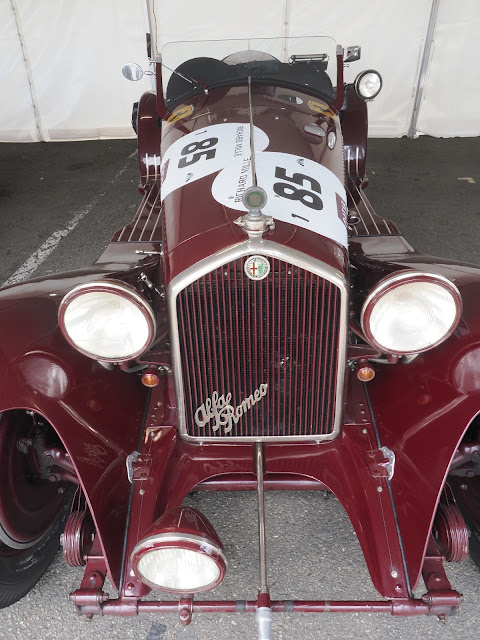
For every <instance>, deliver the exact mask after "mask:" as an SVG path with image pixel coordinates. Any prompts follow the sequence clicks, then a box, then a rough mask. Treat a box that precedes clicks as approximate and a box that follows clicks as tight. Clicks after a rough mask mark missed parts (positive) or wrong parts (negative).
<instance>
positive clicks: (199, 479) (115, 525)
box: [0, 37, 480, 638]
mask: <svg viewBox="0 0 480 640" xmlns="http://www.w3.org/2000/svg"><path fill="white" fill-rule="evenodd" d="M358 57H359V50H358V48H350V49H345V50H344V49H343V48H341V47H339V46H337V45H336V44H335V42H334V41H333V40H331V39H329V38H324V37H312V38H302V39H295V38H291V39H286V38H279V39H272V40H258V41H254V40H250V41H248V40H245V41H232V40H230V41H216V42H206V43H205V42H204V43H198V42H189V43H170V44H167V45H166V46H165V47H164V49H163V51H162V61H161V62H157V68H156V82H157V92H156V93H154V92H147V93H145V94H144V95H143V96H142V97H141V99H140V101H139V104H138V108H137V109H136V111H135V124H136V128H137V131H138V155H139V162H140V176H141V178H140V192H141V194H142V201H141V204H140V207H139V209H138V212H137V214H136V216H135V219H134V220H133V221H132V222H131V223H130V224H129V225H127V226H126V227H124V228H122V229H120V230H119V231H118V232H117V233H116V234H115V236H114V237H113V239H112V241H111V243H110V244H109V246H108V247H107V249H106V250H105V252H104V253H103V254H102V255H101V256H100V258H99V259H98V260H97V261H96V262H95V263H94V264H93V265H92V266H89V267H86V268H85V269H82V270H79V271H74V272H70V273H62V274H57V275H55V276H49V277H46V278H39V279H36V280H32V281H30V282H27V283H24V284H18V285H14V286H11V287H8V288H5V289H3V290H2V291H0V411H1V412H2V413H1V419H0V450H1V463H0V606H8V605H9V604H11V603H13V602H15V601H17V600H18V599H20V598H21V597H22V596H23V595H25V593H27V592H28V591H29V589H31V588H32V586H33V585H34V584H35V583H36V582H37V581H38V579H39V578H40V576H41V575H42V574H43V573H44V572H45V570H46V568H47V567H48V565H49V563H50V562H51V560H52V558H53V556H54V555H55V553H56V551H57V549H58V544H59V539H60V538H61V540H62V544H63V553H64V556H65V559H66V561H67V562H68V563H69V564H70V565H74V566H81V565H85V574H84V578H83V580H82V583H81V584H80V585H79V587H78V589H76V590H75V591H74V592H73V593H72V594H71V600H72V602H73V604H74V606H75V608H76V610H77V611H78V613H79V614H83V615H86V616H89V617H91V616H92V615H95V614H102V615H120V616H128V615H137V614H139V613H144V612H177V614H178V615H179V616H180V619H181V621H182V622H183V623H184V624H188V623H190V621H191V619H192V614H193V613H194V612H196V611H209V612H214V611H220V612H246V613H255V614H256V617H257V621H258V629H259V637H260V638H269V637H270V626H271V619H272V613H274V612H283V611H288V612H297V611H298V612H317V613H320V612H341V611H350V612H357V611H368V612H390V613H392V614H393V615H405V616H409V615H414V614H423V615H435V616H439V617H440V618H443V617H444V616H447V615H450V614H453V613H454V612H455V611H456V610H457V608H458V606H459V604H460V602H461V596H460V594H459V593H458V592H457V591H456V590H454V589H453V588H452V587H451V585H450V583H449V581H448V579H447V576H446V574H445V572H444V568H443V562H444V560H447V561H460V560H462V559H464V558H465V557H466V556H467V554H468V547H469V532H470V533H471V536H470V550H471V553H472V556H473V557H474V559H475V561H476V562H477V563H478V564H480V484H479V474H480V462H479V460H480V458H479V451H480V439H479V421H478V418H477V416H478V413H479V409H480V393H479V392H480V313H479V311H478V309H479V308H478V300H479V298H480V269H479V268H478V267H474V266H471V265H468V264H457V263H453V262H451V261H447V260H442V259H438V258H431V257H428V256H424V255H421V254H419V253H418V252H416V251H415V250H414V249H412V247H411V246H410V245H409V244H408V243H407V242H406V241H405V240H404V238H403V237H402V236H401V235H400V233H399V232H398V230H397V228H396V227H395V225H394V224H393V223H392V222H390V221H388V220H386V219H384V218H382V217H380V216H379V215H377V214H376V213H375V212H374V210H373V209H372V206H371V205H370V203H369V201H368V199H367V197H366V195H365V187H366V186H367V180H366V177H365V173H366V172H365V160H366V146H367V105H366V102H367V101H368V100H370V99H372V98H374V97H375V96H376V95H377V93H378V92H379V91H380V89H381V78H380V76H379V74H377V73H376V72H375V71H372V70H367V71H364V72H362V73H360V74H359V75H358V77H357V79H356V81H355V83H353V84H344V81H343V68H344V64H345V62H346V61H353V60H355V59H358ZM125 73H127V75H130V76H131V77H134V76H137V77H138V76H140V75H141V71H140V70H139V69H138V68H136V67H135V66H134V65H129V66H128V68H127V69H126V70H125ZM194 489H197V490H199V489H201V490H207V491H217V490H222V491H225V490H235V489H237V490H238V489H242V490H254V491H257V495H258V539H259V567H260V577H259V584H258V586H259V593H258V598H257V599H256V600H254V601H243V600H242V601H240V600H232V601H218V600H212V599H202V597H201V596H198V594H201V593H202V592H204V591H207V590H209V589H213V588H215V587H216V586H217V585H218V584H219V583H220V582H221V580H222V579H223V577H224V575H225V572H226V570H227V560H228V558H227V557H226V556H227V555H228V554H226V553H225V551H224V549H223V547H222V542H221V541H220V539H219V537H218V536H217V534H216V533H215V531H214V529H213V526H212V525H211V524H210V522H209V521H208V520H207V519H206V517H205V516H204V515H203V514H202V513H200V512H199V511H198V510H196V509H194V508H191V507H188V506H185V505H183V502H184V500H185V498H186V496H187V495H188V494H189V493H190V492H191V491H192V490H194ZM270 489H282V490H304V489H308V490H311V489H320V490H322V491H329V492H332V493H333V494H334V495H335V496H336V498H337V499H338V500H339V501H340V502H341V504H342V505H343V507H344V508H345V510H346V512H347V514H348V516H349V518H350V521H351V523H352V525H353V527H354V530H355V532H356V535H357V536H358V540H359V542H360V545H361V547H362V550H363V553H364V555H365V560H366V563H367V566H368V569H369V571H370V575H371V579H372V582H373V584H374V586H375V588H376V589H377V591H378V592H379V594H380V596H381V598H379V599H378V600H377V601H368V602H365V601H325V600H317V601H299V600H294V599H292V600H281V601H279V600H277V601H274V600H271V599H270V594H269V584H268V575H267V563H266V544H267V539H268V536H267V535H266V531H265V510H264V491H266V490H270ZM107 575H108V576H109V578H110V580H111V582H112V584H113V586H114V588H115V589H116V590H117V595H116V596H114V597H110V596H107V595H106V593H105V592H104V590H103V585H104V581H105V579H106V576H107ZM422 576H423V580H424V582H425V595H423V596H422V597H421V598H415V597H414V595H413V591H414V590H415V589H416V588H417V584H418V581H419V579H420V578H421V577H422ZM250 586H251V585H246V590H247V588H249V587H250ZM152 590H153V591H160V592H168V593H169V594H177V596H172V595H169V596H163V597H161V596H158V597H157V598H156V599H152V595H151V594H150V592H151V591H152ZM148 594H150V597H149V598H148V599H145V597H146V596H147V595H148ZM194 596H195V599H194ZM293 596H294V594H292V597H293ZM319 596H320V597H321V596H322V594H319Z"/></svg>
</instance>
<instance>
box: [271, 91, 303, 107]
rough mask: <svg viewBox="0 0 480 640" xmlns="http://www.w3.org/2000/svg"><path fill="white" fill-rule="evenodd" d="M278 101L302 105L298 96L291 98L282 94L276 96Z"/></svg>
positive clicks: (287, 94)
mask: <svg viewBox="0 0 480 640" xmlns="http://www.w3.org/2000/svg"><path fill="white" fill-rule="evenodd" d="M277 98H278V99H279V100H284V101H285V102H293V104H303V100H302V99H301V98H299V97H298V96H293V95H292V94H291V93H282V94H280V95H278V96H277Z"/></svg>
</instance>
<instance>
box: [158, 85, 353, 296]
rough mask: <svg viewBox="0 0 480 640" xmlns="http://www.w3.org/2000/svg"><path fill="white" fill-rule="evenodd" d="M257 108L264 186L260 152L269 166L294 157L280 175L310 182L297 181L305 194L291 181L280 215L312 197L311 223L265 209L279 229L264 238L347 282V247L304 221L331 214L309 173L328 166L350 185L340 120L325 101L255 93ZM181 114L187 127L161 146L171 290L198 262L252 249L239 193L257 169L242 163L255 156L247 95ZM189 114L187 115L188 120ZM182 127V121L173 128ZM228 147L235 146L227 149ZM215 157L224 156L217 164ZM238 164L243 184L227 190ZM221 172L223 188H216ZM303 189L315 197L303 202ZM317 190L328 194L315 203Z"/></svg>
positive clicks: (229, 95) (272, 91)
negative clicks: (246, 246) (238, 248)
mask: <svg viewBox="0 0 480 640" xmlns="http://www.w3.org/2000/svg"><path fill="white" fill-rule="evenodd" d="M252 106H253V123H254V127H255V143H254V146H255V151H256V153H255V158H256V164H257V176H259V177H258V184H259V186H263V184H262V178H261V170H262V167H261V160H262V158H263V157H264V156H265V155H266V154H265V153H264V154H261V155H262V157H260V155H259V150H260V151H261V152H267V154H270V155H269V157H270V158H277V157H285V156H281V154H289V156H291V158H295V159H296V162H297V163H300V164H297V165H295V168H290V169H287V171H288V173H287V172H286V170H283V169H282V171H284V175H286V176H287V180H288V177H291V176H292V175H293V176H303V177H302V178H300V179H299V178H298V177H297V178H296V183H298V184H299V186H298V187H297V185H296V183H295V182H294V183H293V186H292V187H290V184H289V183H288V182H287V183H284V189H285V190H284V192H283V194H284V195H286V199H285V198H283V200H282V199H281V198H279V199H278V200H275V201H274V200H273V199H272V200H271V203H272V206H274V207H278V204H279V203H280V204H283V205H284V208H285V206H286V207H292V211H295V209H294V207H295V206H297V207H298V201H299V198H300V197H304V198H305V199H306V203H307V205H308V206H307V207H306V208H305V212H306V214H303V212H301V215H292V217H291V222H290V221H289V222H287V221H286V220H285V219H284V220H282V219H279V218H278V216H277V215H276V210H275V209H274V212H273V213H272V212H270V211H267V210H266V211H265V213H266V214H267V215H273V217H274V218H275V229H274V230H272V231H268V232H267V233H265V234H264V238H265V239H268V240H271V241H273V242H276V243H278V244H281V245H285V246H287V245H288V246H289V247H291V248H294V249H297V250H298V251H301V252H303V253H305V254H308V255H310V256H312V257H314V258H317V259H318V260H321V261H322V262H325V263H327V264H329V265H330V266H332V267H334V268H335V269H338V270H339V271H341V272H342V273H345V269H346V249H345V244H346V243H345V244H344V243H342V242H338V240H337V239H336V238H332V237H325V236H324V235H322V234H320V233H318V232H313V231H312V230H311V229H309V228H308V226H307V227H306V226H305V222H304V220H305V219H306V218H305V215H306V216H309V217H315V216H317V218H316V219H317V220H321V218H322V217H324V216H325V209H323V210H319V211H317V210H316V208H318V207H320V206H322V207H323V203H322V201H321V199H320V198H324V193H322V192H321V187H320V185H319V183H318V182H317V181H316V180H312V179H311V178H309V177H308V175H305V176H304V175H303V174H308V167H309V166H310V167H313V165H312V164H310V163H315V165H316V166H315V167H314V168H315V169H318V164H320V165H321V167H320V169H319V170H321V171H324V172H325V173H326V175H327V177H329V179H331V180H333V181H335V183H338V181H339V182H340V183H341V185H343V184H344V165H343V142H342V136H341V129H340V124H339V121H338V117H337V116H336V115H335V114H334V113H333V112H332V111H331V110H330V109H329V108H328V105H326V104H325V103H322V102H321V101H319V100H318V99H315V100H314V99H312V98H311V97H309V96H307V95H303V94H298V93H295V94H293V92H291V91H288V90H286V89H278V88H273V87H255V91H254V93H253V96H252ZM187 107H188V105H187ZM175 113H177V114H179V116H180V119H178V120H177V121H176V122H171V123H170V124H168V123H167V124H165V125H164V132H163V139H162V158H163V163H162V192H163V193H162V197H163V206H164V224H165V247H164V249H165V257H166V275H167V283H168V282H169V281H170V280H171V279H172V278H173V277H175V276H176V275H178V274H179V273H180V272H182V271H184V270H185V269H186V268H188V267H190V266H191V265H192V264H194V263H196V262H198V261H199V260H202V259H203V258H205V257H207V256H209V255H212V254H213V253H216V252H218V251H221V250H223V249H225V248H227V247H229V246H232V245H234V244H238V243H241V242H244V241H245V240H247V235H246V233H245V232H244V231H243V230H242V229H241V228H240V227H239V226H238V225H237V224H235V222H234V221H235V220H237V219H238V218H239V217H241V216H242V215H243V214H244V213H245V209H244V208H243V207H242V204H241V191H240V190H241V188H242V185H243V187H244V186H245V178H244V176H246V174H247V173H248V170H249V167H248V166H247V165H248V162H247V161H246V162H245V164H244V166H243V165H242V164H241V163H242V159H245V160H248V159H249V156H250V155H251V153H250V136H248V135H246V134H247V133H248V132H249V128H243V127H242V123H243V125H245V124H247V125H248V123H249V109H248V89H247V87H234V88H230V89H229V90H225V89H219V90H216V91H213V92H211V95H210V97H209V99H208V101H205V100H198V99H197V102H196V103H195V102H194V101H192V105H191V106H190V107H188V108H186V106H185V105H182V106H181V107H179V108H177V109H176V111H175ZM183 114H188V115H187V116H186V117H182V116H183ZM174 119H175V114H174V117H173V118H172V119H171V120H174ZM236 125H237V126H236ZM258 130H260V132H258ZM219 132H220V133H219ZM189 134H190V135H189ZM329 134H331V137H332V136H333V139H335V137H336V144H335V145H334V148H333V149H330V148H329V145H328V144H327V137H328V135H329ZM186 136H188V137H187V138H186V139H185V140H183V138H185V137H186ZM196 136H198V138H197V137H196ZM224 138H228V140H227V142H225V143H224ZM219 139H220V142H218V141H219ZM184 143H185V144H184ZM222 143H224V147H225V148H226V145H227V144H228V148H229V149H231V150H232V151H229V153H230V154H231V155H230V156H228V155H226V154H224V153H223V151H222V148H221V145H222ZM214 148H215V150H218V152H217V155H216V157H214V153H215V152H214ZM173 151H175V153H173ZM222 154H223V155H222ZM231 156H233V157H231ZM235 156H238V159H237V158H236V157H235ZM287 159H290V157H289V158H287ZM292 162H293V160H292ZM235 165H237V166H238V169H237V173H238V175H239V177H238V178H236V180H235V183H233V182H231V186H228V185H229V184H230V183H229V176H230V174H232V172H233V171H234V170H235V169H234V166H235ZM305 167H307V168H305ZM295 171H298V172H299V173H295ZM221 172H222V176H221V180H220V178H219V180H216V178H217V176H219V173H221ZM205 173H206V175H204V174H205ZM199 176H200V177H199ZM304 179H305V183H303V180H304ZM215 181H216V182H215ZM214 182H215V185H214ZM304 187H306V188H307V189H309V190H310V191H311V193H309V194H308V195H304V193H306V192H304V191H301V193H297V192H298V191H299V190H301V189H303V188H304ZM315 190H316V191H317V192H318V194H320V195H318V196H317V194H316V193H315ZM339 190H341V189H339ZM212 191H213V192H214V193H212ZM324 191H325V190H324ZM280 195H282V193H281V194H280ZM293 196H294V197H293ZM332 196H333V197H336V199H335V200H333V199H332V202H334V203H335V204H334V208H335V213H334V214H333V216H334V217H335V216H337V214H338V221H335V220H334V224H336V226H337V227H340V228H341V227H342V226H343V225H344V223H345V214H346V204H345V202H344V201H343V202H342V199H341V198H340V196H338V195H336V194H332ZM275 197H277V196H276V194H274V195H273V198H275ZM330 208H331V209H332V206H330ZM318 216H320V217H318ZM340 221H341V225H340V224H339V223H340ZM296 222H298V223H299V224H295V223H296ZM340 233H341V231H340ZM345 237H346V232H345Z"/></svg>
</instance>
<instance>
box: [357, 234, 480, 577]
mask: <svg viewBox="0 0 480 640" xmlns="http://www.w3.org/2000/svg"><path fill="white" fill-rule="evenodd" d="M389 242H393V240H392V241H389ZM384 245H385V243H384ZM377 247H379V245H377V244H375V243H374V242H373V241H372V240H371V239H370V238H363V239H360V240H358V241H356V243H355V245H354V249H355V251H354V254H353V255H354V257H353V260H352V261H353V262H354V264H355V265H356V266H357V268H358V277H357V291H358V293H359V296H358V298H357V312H358V313H359V309H360V306H361V303H362V301H363V299H364V297H365V296H366V295H367V294H368V292H369V291H370V289H371V288H372V287H373V286H374V285H375V284H376V282H378V281H379V280H381V279H382V278H384V277H385V276H387V275H388V274H390V273H393V272H395V271H399V270H402V269H414V270H418V271H425V272H429V273H434V274H439V275H442V276H445V277H447V278H449V279H450V280H451V281H452V282H454V284H455V285H456V286H457V287H458V289H459V291H460V294H461V296H462V300H463V313H462V318H461V320H460V323H459V325H458V327H457V329H456V330H455V332H454V334H453V335H452V336H450V338H448V339H447V340H446V341H445V342H444V343H442V344H441V345H439V346H438V347H436V348H434V349H432V350H430V351H427V352H425V353H423V354H420V355H419V356H417V358H416V359H415V360H414V361H413V362H410V363H409V364H407V365H402V364H397V365H389V364H378V365H376V370H377V375H376V377H375V378H374V379H373V380H372V381H371V382H369V383H368V385H366V387H367V389H368V394H369V396H370V402H371V406H372V411H373V414H374V416H375V417H376V422H377V428H378V433H379V437H380V441H381V445H385V446H387V447H389V448H390V449H392V450H393V451H394V452H395V455H396V466H395V475H394V477H393V479H392V483H391V485H392V491H393V496H394V500H395V504H396V508H397V516H398V522H399V527H400V531H401V534H402V539H403V545H404V550H405V555H406V563H407V566H408V569H409V574H410V579H411V583H412V587H413V588H415V585H416V584H417V582H418V579H419V576H420V571H421V567H422V563H423V557H424V554H425V550H426V546H427V542H428V538H429V535H430V531H431V527H432V523H433V518H434V516H435V512H436V507H437V505H438V501H439V499H440V494H441V491H442V488H443V485H444V483H445V480H446V477H447V474H448V469H449V466H450V464H451V461H452V458H453V456H454V454H455V451H456V449H457V448H458V445H459V444H460V442H461V440H462V438H463V435H464V433H465V431H466V430H467V429H468V427H469V425H470V424H471V422H472V420H473V419H474V418H475V417H476V416H477V414H478V413H479V411H480V313H479V311H480V309H479V304H478V301H479V300H480V268H479V267H476V266H474V265H469V264H458V263H454V262H453V261H448V260H443V259H438V258H433V257H430V256H424V255H422V254H420V253H418V252H415V251H413V250H411V248H406V249H405V250H404V252H403V253H401V254H396V255H392V254H387V253H382V254H379V253H377V251H376V248H377ZM383 248H385V246H384V247H383Z"/></svg>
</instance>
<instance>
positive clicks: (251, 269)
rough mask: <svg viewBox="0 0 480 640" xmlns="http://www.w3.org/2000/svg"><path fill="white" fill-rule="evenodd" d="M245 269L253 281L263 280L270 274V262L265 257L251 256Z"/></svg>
mask: <svg viewBox="0 0 480 640" xmlns="http://www.w3.org/2000/svg"><path fill="white" fill-rule="evenodd" d="M244 268H245V273H246V274H247V276H248V277H249V278H250V279H251V280H263V279H264V278H266V277H267V276H268V274H269V273H270V262H269V261H268V260H267V259H266V258H264V257H263V256H250V258H248V260H247V261H246V262H245V267H244Z"/></svg>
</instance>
